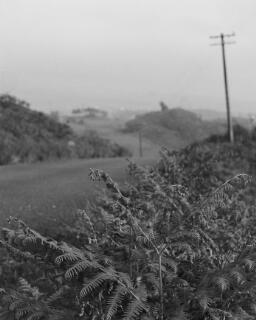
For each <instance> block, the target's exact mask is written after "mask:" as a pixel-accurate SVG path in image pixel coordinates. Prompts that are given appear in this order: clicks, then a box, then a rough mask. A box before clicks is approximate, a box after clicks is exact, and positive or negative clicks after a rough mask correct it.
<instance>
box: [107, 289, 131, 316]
mask: <svg viewBox="0 0 256 320" xmlns="http://www.w3.org/2000/svg"><path fill="white" fill-rule="evenodd" d="M126 294H127V290H125V288H124V287H123V286H122V285H118V286H117V287H116V288H115V291H114V293H113V294H112V296H111V297H110V298H109V300H108V301H107V305H108V309H107V314H106V320H110V319H111V318H112V317H113V316H114V315H115V314H116V312H117V310H118V308H120V306H121V303H122V300H123V299H124V298H125V296H126Z"/></svg>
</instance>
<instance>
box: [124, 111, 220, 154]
mask: <svg viewBox="0 0 256 320" xmlns="http://www.w3.org/2000/svg"><path fill="white" fill-rule="evenodd" d="M139 130H141V132H142V136H143V137H144V138H146V139H149V140H150V141H152V142H154V143H155V144H158V145H162V146H165V147H168V148H170V149H177V148H181V147H184V146H186V145H188V144H190V143H192V142H194V141H198V140H202V139H205V138H207V137H208V136H210V135H211V134H214V133H215V134H221V133H223V132H224V130H225V128H224V125H223V123H220V122H217V121H203V120H202V119H201V118H200V117H199V116H197V115H196V114H195V113H193V112H191V111H187V110H184V109H181V108H175V109H171V110H165V111H156V112H150V113H146V114H144V115H139V116H137V117H136V118H135V119H133V120H130V121H128V122H127V123H126V127H125V132H128V133H131V132H133V133H134V132H138V131H139Z"/></svg>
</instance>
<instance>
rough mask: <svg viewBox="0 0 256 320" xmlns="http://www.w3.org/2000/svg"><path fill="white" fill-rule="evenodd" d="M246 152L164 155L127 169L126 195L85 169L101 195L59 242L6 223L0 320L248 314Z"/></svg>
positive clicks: (250, 188)
mask: <svg viewBox="0 0 256 320" xmlns="http://www.w3.org/2000/svg"><path fill="white" fill-rule="evenodd" d="M245 148H247V149H245ZM245 150H247V152H245ZM248 150H250V151H251V152H248ZM254 155H255V145H251V146H250V147H246V146H243V145H239V144H237V145H235V146H231V145H229V144H222V145H216V144H210V143H204V144H202V145H197V144H194V145H192V146H190V147H188V148H186V149H184V150H182V151H180V152H172V153H171V152H169V151H167V150H163V151H162V153H161V159H160V161H159V163H158V164H157V165H156V166H155V167H152V168H141V167H138V166H137V165H136V164H134V163H130V164H129V171H130V173H131V177H132V184H131V185H125V186H123V187H122V188H120V187H119V186H118V185H117V184H116V183H115V182H114V181H113V180H112V179H111V177H109V176H108V175H107V174H106V173H104V172H102V171H101V170H92V171H91V173H90V176H91V179H92V180H96V181H98V180H99V181H103V182H104V183H105V185H106V187H107V193H106V194H105V196H103V195H101V197H100V199H99V202H98V203H97V204H96V205H92V206H91V207H90V208H88V209H87V211H84V210H81V211H79V212H78V213H77V217H76V219H75V224H74V225H73V226H67V227H66V229H65V230H64V232H63V234H62V235H59V236H58V238H62V241H55V240H53V239H52V238H49V237H44V236H42V235H40V234H39V233H37V232H35V231H34V230H31V229H30V228H29V227H28V226H27V225H26V224H24V223H23V222H21V221H19V220H16V219H13V218H12V219H10V229H6V228H5V229H3V232H2V240H1V241H0V244H1V246H2V247H3V248H4V249H5V250H7V252H9V258H8V259H9V260H8V263H7V262H6V259H4V261H3V263H2V269H1V280H0V287H2V289H0V295H1V299H2V300H1V301H2V305H1V306H2V307H1V308H2V309H0V310H1V311H0V312H1V316H0V317H1V319H24V320H25V319H26V320H28V319H30V320H31V319H79V318H81V319H94V320H96V319H106V320H110V319H144V320H146V319H161V320H163V319H170V320H171V319H172V320H174V319H176V320H177V319H192V320H197V319H198V320H200V319H202V320H203V319H205V320H206V319H214V320H217V319H219V320H223V319H234V320H235V319H244V320H245V319H255V317H256V291H255V289H256V281H255V279H256V250H255V240H256V233H255V227H254V226H255V222H256V221H255V218H256V216H255V200H254V193H255V181H254V179H252V181H251V178H250V176H249V175H248V174H249V173H253V172H252V171H253V170H254V168H253V166H252V165H251V158H249V157H254ZM242 169H243V171H241V170H242ZM241 172H245V173H241ZM248 182H250V185H248ZM63 240H65V241H67V242H68V243H69V244H67V242H63ZM7 265H8V266H11V273H10V270H8V267H7ZM28 281H29V282H28Z"/></svg>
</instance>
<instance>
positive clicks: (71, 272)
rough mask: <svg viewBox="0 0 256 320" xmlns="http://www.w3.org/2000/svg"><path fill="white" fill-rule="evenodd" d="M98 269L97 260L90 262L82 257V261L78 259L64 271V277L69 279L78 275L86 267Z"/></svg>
mask: <svg viewBox="0 0 256 320" xmlns="http://www.w3.org/2000/svg"><path fill="white" fill-rule="evenodd" d="M88 268H91V269H98V268H99V265H98V263H97V262H92V261H89V260H87V259H83V260H82V261H79V262H78V263H76V264H75V265H73V266H72V267H71V268H69V269H68V270H67V271H66V273H65V278H66V279H71V278H74V277H76V276H78V275H79V273H81V272H83V271H85V270H86V269H88Z"/></svg>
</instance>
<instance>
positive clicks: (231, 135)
mask: <svg viewBox="0 0 256 320" xmlns="http://www.w3.org/2000/svg"><path fill="white" fill-rule="evenodd" d="M234 36H235V33H234V32H233V33H231V34H224V33H221V34H220V35H217V36H210V39H220V43H213V44H211V45H212V46H221V49H222V50H221V51H222V61H223V74H224V86H225V97H226V108H227V127H228V137H229V141H230V142H234V132H233V126H232V117H231V111H230V102H229V91H228V75H227V64H226V54H225V45H226V44H234V43H235V42H234V41H225V39H226V38H231V37H234Z"/></svg>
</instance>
